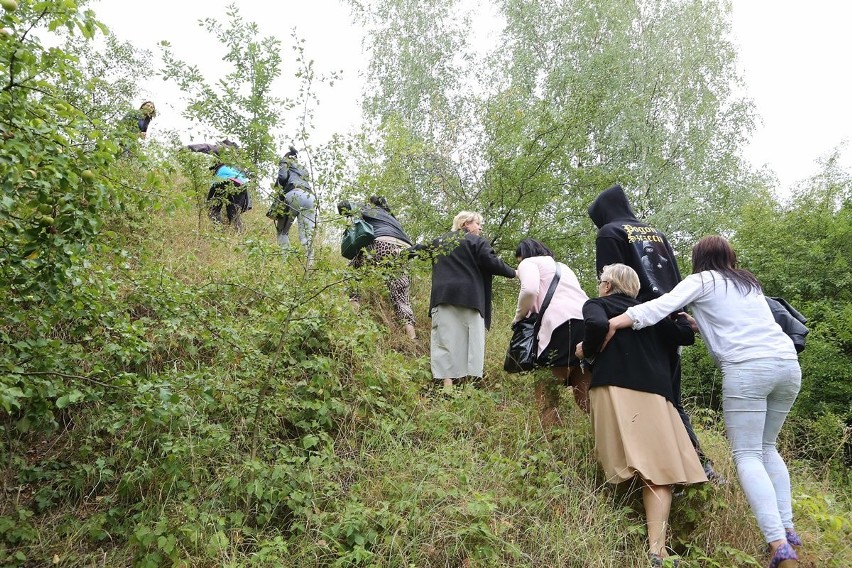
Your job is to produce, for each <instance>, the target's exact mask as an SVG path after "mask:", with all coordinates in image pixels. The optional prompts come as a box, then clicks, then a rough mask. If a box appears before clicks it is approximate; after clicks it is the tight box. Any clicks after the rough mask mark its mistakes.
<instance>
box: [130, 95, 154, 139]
mask: <svg viewBox="0 0 852 568" xmlns="http://www.w3.org/2000/svg"><path fill="white" fill-rule="evenodd" d="M155 116H157V109H156V108H155V107H154V103H153V102H151V101H145V102H144V103H142V105H141V106H140V107H139V112H137V113H136V115H135V116H134V117H133V118H134V119H135V120H136V126H137V128H139V137H140V138H145V137H146V136H147V135H148V126H149V125H150V124H151V120H153V119H154V117H155Z"/></svg>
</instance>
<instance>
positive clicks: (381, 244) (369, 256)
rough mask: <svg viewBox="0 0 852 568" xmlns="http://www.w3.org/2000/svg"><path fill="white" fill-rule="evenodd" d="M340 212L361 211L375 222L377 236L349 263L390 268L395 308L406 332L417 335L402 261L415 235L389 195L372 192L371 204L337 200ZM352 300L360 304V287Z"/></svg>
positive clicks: (351, 214)
mask: <svg viewBox="0 0 852 568" xmlns="http://www.w3.org/2000/svg"><path fill="white" fill-rule="evenodd" d="M337 212H338V213H340V214H341V215H345V216H347V217H351V216H353V215H360V216H361V218H363V219H364V220H365V221H366V222H368V223H369V224H370V225H372V227H373V233H374V235H375V237H376V239H375V240H374V241H373V242H372V243H371V244H369V245H367V246H366V247H364V248H363V249H361V250H360V251H359V252H358V254H357V255H356V256H355V258H353V259H352V260H350V261H349V266H351V267H352V268H361V267H362V266H365V265H366V264H367V263H368V262H369V263H370V264H373V265H375V266H378V267H385V268H388V269H389V271H388V276H387V277H386V283H387V286H388V292H390V298H391V303H392V304H393V308H394V312H396V317H397V318H398V319H399V320H400V321H401V322H402V324H403V326H404V327H405V333H406V335H407V336H408V337H409V339H417V332H416V331H415V329H414V323H415V321H414V310H413V309H412V308H411V300H410V299H409V289H410V287H411V280H409V278H408V274H407V273H406V272H405V270H404V267H403V266H402V264H401V262H400V256H401V254H402V252H403V251H405V250H407V249H408V248H409V247H411V239H410V238H409V237H408V235H406V234H405V231H404V230H403V229H402V225H400V224H399V221H398V220H397V218H396V217H394V215H393V213H391V209H390V206H389V205H388V202H387V199H385V198H384V197H381V196H377V195H373V196H370V199H369V202H368V203H367V204H361V203H354V204H353V203H350V202H349V201H341V202H340V203H338V204H337ZM349 300H350V301H351V302H352V303H353V305H354V306H358V305H360V295H359V294H358V291H357V290H354V289H353V290H352V291H351V293H350V295H349Z"/></svg>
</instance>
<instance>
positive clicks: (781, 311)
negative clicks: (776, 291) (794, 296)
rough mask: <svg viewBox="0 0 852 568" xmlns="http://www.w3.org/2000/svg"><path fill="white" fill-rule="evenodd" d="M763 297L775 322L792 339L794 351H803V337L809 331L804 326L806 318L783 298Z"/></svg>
mask: <svg viewBox="0 0 852 568" xmlns="http://www.w3.org/2000/svg"><path fill="white" fill-rule="evenodd" d="M765 298H766V303H767V304H769V309H770V310H772V317H774V318H775V322H776V323H777V324H778V325H780V326H781V329H782V330H783V331H784V333H786V334H787V335H789V336H790V339H792V340H793V346H794V347H795V348H796V353H801V352H802V351H804V350H805V337H806V336H807V335H808V331H809V330H808V328H807V327H805V323H806V322H807V321H808V320H807V318H806V317H805V316H803V315H802V314H800V313H799V312H798V310H796V309H795V308H794V307H793V306H791V305H790V304H788V303H787V301H786V300H784V298H771V297H769V296H765Z"/></svg>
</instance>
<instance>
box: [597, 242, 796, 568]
mask: <svg viewBox="0 0 852 568" xmlns="http://www.w3.org/2000/svg"><path fill="white" fill-rule="evenodd" d="M687 305H688V306H689V307H690V308H691V309H692V312H693V315H694V319H692V318H690V319H691V322H692V324H693V329H695V330H696V331H697V332H699V333H700V334H701V336H702V338H703V340H704V343H705V344H706V345H707V348H708V349H709V350H710V354H711V356H712V357H713V360H714V361H715V363H716V365H717V366H718V367H719V368H720V369H721V370H722V375H723V377H724V378H723V383H722V392H723V395H724V401H723V410H724V415H725V427H726V430H727V433H728V438H729V440H730V443H731V449H732V451H733V456H734V463H735V464H736V467H737V475H738V477H739V481H740V485H741V486H742V488H743V492H744V493H745V495H746V498H747V499H748V502H749V505H750V506H751V510H752V512H753V513H754V515H755V517H756V518H757V524H758V526H759V527H760V530H761V532H762V533H763V536H764V538H765V539H766V541H767V542H768V543H769V545H770V549H771V553H772V558H771V560H770V564H769V567H770V568H779V567H784V568H787V567H788V566H793V565H795V564H796V563H797V561H798V558H797V556H796V552H795V550H794V549H793V548H792V546H791V545H793V546H800V545H801V541H800V540H799V537H798V535H797V534H796V532H795V530H794V528H793V510H792V507H791V498H790V475H789V473H788V472H787V466H786V465H785V463H784V460H783V459H782V458H781V456H780V455H779V454H778V450H777V448H776V440H777V438H778V433H779V432H780V430H781V426H782V425H783V424H784V420H785V419H786V418H787V414H788V412H789V411H790V408H791V407H792V406H793V402H794V401H795V400H796V396H797V395H798V393H799V386H800V384H801V377H802V372H801V369H800V367H799V361H798V358H797V355H796V349H795V348H794V347H793V341H792V340H791V339H790V338H789V337H788V336H787V335H786V334H785V333H784V332H783V331H782V330H781V327H780V326H779V325H778V324H777V323H775V319H774V318H773V317H772V312H771V311H770V308H769V305H768V304H767V303H766V299H765V298H764V296H763V290H762V289H761V286H760V283H759V282H758V281H757V278H756V277H755V276H754V275H753V274H752V273H751V272H749V271H747V270H743V269H741V268H737V256H736V253H735V252H734V250H733V249H732V248H731V245H730V244H729V243H728V241H727V240H725V239H724V238H723V237H719V236H708V237H704V238H702V239H701V240H700V241H698V243H697V244H696V245H695V246H694V247H693V249H692V274H691V275H689V276H688V277H686V278H685V279H684V280H683V281H681V282H680V284H678V285H677V286H675V287H674V289H673V290H672V291H671V292H669V293H668V294H664V295H663V296H661V297H659V298H657V299H655V300H651V301H649V302H645V303H644V304H640V305H638V306H633V307H631V308H628V310H627V311H626V312H625V313H624V314H622V315H620V316H616V317H614V318H612V319H611V320H610V332H609V333H610V334H613V333H615V330H618V329H622V328H626V327H633V328H634V329H641V328H643V327H646V326H649V325H653V324H654V323H656V322H658V321H660V320H661V319H663V318H665V317H667V316H668V315H669V314H671V313H673V312H676V311H678V310H679V309H680V308H681V307H682V306H687Z"/></svg>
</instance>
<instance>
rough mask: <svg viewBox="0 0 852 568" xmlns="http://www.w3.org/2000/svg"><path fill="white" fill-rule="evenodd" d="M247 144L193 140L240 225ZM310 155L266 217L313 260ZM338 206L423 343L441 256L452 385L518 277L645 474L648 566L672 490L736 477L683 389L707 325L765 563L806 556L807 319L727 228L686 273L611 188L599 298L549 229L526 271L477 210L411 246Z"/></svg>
mask: <svg viewBox="0 0 852 568" xmlns="http://www.w3.org/2000/svg"><path fill="white" fill-rule="evenodd" d="M146 104H148V105H149V106H148V107H145V105H143V107H145V108H144V109H140V111H142V110H144V112H145V115H144V116H143V118H145V117H147V119H148V120H147V122H145V124H144V127H145V128H143V125H142V123H141V122H140V125H139V128H140V131H141V132H142V133H144V132H145V129H146V128H147V123H148V122H150V118H151V117H153V115H154V111H153V104H151V103H146ZM235 147H236V145H235V144H233V143H232V142H229V141H227V140H225V141H223V142H220V143H219V144H214V145H209V144H193V145H190V146H189V149H190V150H192V151H196V152H204V153H207V154H211V155H214V156H216V157H217V158H218V159H217V160H216V164H215V165H214V166H213V167H212V168H211V170H212V172H213V176H214V182H213V184H212V185H211V187H210V191H209V193H208V196H207V199H208V203H209V204H210V216H211V218H213V219H214V220H217V221H219V222H221V209H222V207H225V209H226V214H227V218H228V221H229V223H231V224H232V225H234V226H235V227H236V228H237V229H239V228H240V227H241V223H240V220H239V215H240V213H241V212H243V211H246V210H248V209H250V208H251V202H250V200H249V196H248V193H247V191H246V187H245V186H246V183H247V182H248V179H247V177H246V176H245V174H244V173H243V172H242V171H241V170H240V169H239V168H236V167H233V166H230V165H228V164H227V163H226V162H225V161H224V160H223V159H222V158H223V157H226V156H227V155H228V153H229V151H230V150H232V149H234V148H235ZM297 156H298V152H297V150H296V149H295V148H293V147H292V146H291V147H290V149H289V151H288V152H287V153H286V154H285V155H284V157H283V159H282V160H281V162H280V164H279V171H278V175H277V177H276V182H275V187H276V194H275V195H274V200H273V203H272V206H271V208H270V209H269V211H268V213H267V216H268V217H269V218H270V219H272V220H274V221H275V227H276V234H277V240H278V243H279V245H280V246H281V247H282V248H287V247H289V237H288V233H289V230H290V228H291V227H292V224H293V222H294V220H298V222H299V229H298V231H299V240H300V242H301V243H302V245H303V247H304V248H305V250H306V255H307V258H308V260H309V261H310V259H311V257H312V255H313V250H312V237H313V232H314V230H315V226H316V200H315V196H314V194H313V191H312V188H311V185H310V182H309V181H308V176H307V175H306V172H305V170H304V168H303V167H302V166H301V165H299V163H298V161H297ZM220 160H221V161H220ZM338 212H339V213H340V214H342V215H344V216H346V217H348V218H349V219H350V220H355V219H356V218H357V219H358V220H359V221H363V223H364V224H365V225H366V226H368V227H369V232H370V238H369V239H368V241H367V242H366V244H365V245H363V246H362V247H361V248H360V249H359V250H358V251H357V252H356V253H355V254H354V255H353V256H352V258H351V260H350V263H349V264H350V267H352V268H354V269H361V268H363V267H366V266H378V267H381V268H383V273H384V274H385V280H386V284H387V287H388V291H389V293H390V299H391V302H392V304H393V307H394V312H395V314H396V317H397V318H398V320H399V321H400V323H401V324H402V326H403V327H404V330H405V333H406V335H407V336H408V337H409V338H411V339H415V338H416V331H415V323H416V322H415V316H414V311H413V309H412V306H411V300H410V279H409V277H408V275H407V271H406V268H405V266H406V263H407V262H408V260H409V259H424V260H428V261H430V262H431V266H432V286H431V292H430V298H429V316H430V319H431V334H430V366H431V371H432V376H433V379H434V381H435V383H436V384H437V385H438V386H440V387H442V388H443V389H452V387H453V385H457V384H461V383H465V382H473V383H477V382H478V381H479V379H481V378H482V377H483V374H484V366H485V337H486V330H487V329H488V328H489V327H490V325H491V304H492V282H493V278H494V277H495V276H502V277H504V278H517V279H518V280H519V282H520V290H519V293H518V298H517V305H516V310H515V314H514V318H513V321H512V323H513V325H515V324H519V323H521V322H523V321H524V320H526V319H528V318H529V317H530V316H531V315H533V314H535V315H536V316H537V317H536V318H535V319H537V322H536V324H535V327H534V334H535V339H536V341H535V342H534V344H533V347H532V349H534V352H533V353H532V355H533V359H534V360H535V364H536V366H537V367H540V368H547V369H549V370H550V373H551V375H552V377H553V378H554V379H555V381H556V382H557V383H558V384H560V385H564V386H565V387H569V388H571V390H572V392H573V395H574V399H575V402H576V404H577V406H578V407H579V408H581V409H582V410H583V411H584V412H587V413H589V415H590V421H591V427H592V432H593V436H594V440H595V452H596V455H597V458H598V461H599V463H600V465H601V468H602V469H603V471H604V475H605V477H606V480H607V481H608V482H610V483H621V482H626V481H635V482H638V483H640V484H641V486H642V500H643V504H644V509H645V516H646V525H647V536H648V562H649V563H650V565H651V566H678V565H679V564H680V560H679V559H678V558H677V557H671V558H670V557H669V552H668V550H669V549H668V547H667V546H666V535H667V532H668V519H669V511H670V507H671V502H672V495H673V491H672V488H673V486H676V485H688V484H695V483H703V482H707V481H715V482H717V483H725V480H724V479H723V478H722V477H721V476H720V475H719V474H718V473H717V472H716V471H715V469H714V466H713V463H712V462H711V461H710V459H709V458H708V457H707V456H706V454H705V453H704V451H703V450H702V447H701V444H700V443H699V440H698V437H697V436H696V434H695V432H694V430H693V428H692V424H691V422H690V418H689V416H688V414H687V412H686V411H685V410H684V407H683V404H682V400H681V358H680V352H681V349H682V347H683V346H687V345H691V344H693V343H694V342H695V334H700V336H701V337H702V339H703V343H704V344H705V345H706V346H707V348H708V350H709V351H710V355H711V356H712V358H713V360H714V362H715V364H716V365H717V366H718V367H719V368H720V370H721V372H722V375H723V384H722V391H723V412H724V421H725V427H726V432H727V436H728V439H729V441H730V445H731V450H732V453H733V461H734V464H735V466H736V472H737V477H738V480H739V483H740V485H741V487H742V489H743V492H744V493H745V496H746V498H747V500H748V503H749V506H750V507H751V510H752V512H753V513H754V515H755V517H756V520H757V523H758V526H759V528H760V531H761V532H762V534H763V537H764V539H765V540H766V542H767V543H768V546H769V557H770V559H769V564H768V566H769V568H779V567H783V568H789V567H790V566H793V565H795V564H797V562H798V558H797V553H796V550H795V547H799V546H801V545H802V542H801V539H800V538H799V536H798V535H797V533H796V531H795V528H794V525H793V512H792V507H791V490H790V477H789V474H788V471H787V467H786V465H785V463H784V460H783V459H782V458H781V456H780V455H779V453H778V451H777V447H776V442H777V438H778V435H779V432H780V430H781V427H782V426H783V424H784V421H785V419H786V417H787V414H788V413H789V411H790V409H791V407H792V405H793V403H794V401H795V400H796V397H797V395H798V392H799V387H800V383H801V369H800V367H799V363H798V351H799V350H800V349H801V344H800V342H799V340H800V339H801V338H802V337H803V333H806V332H807V330H806V329H805V330H804V331H803V330H802V326H801V324H798V322H796V321H795V318H792V317H791V314H790V312H789V310H788V309H785V307H784V306H783V305H782V304H779V303H778V302H775V301H774V300H772V299H770V298H767V297H766V296H765V295H764V291H763V289H762V287H761V284H760V282H759V281H758V279H757V277H755V275H754V274H752V273H751V272H749V271H747V270H744V269H742V268H740V267H739V266H738V263H737V256H736V253H735V252H734V250H733V248H732V247H731V245H730V243H729V242H728V241H727V240H726V239H725V238H723V237H721V236H717V235H711V236H706V237H704V238H702V239H700V240H699V241H698V242H697V243H696V244H695V245H694V247H693V249H692V273H691V274H690V275H689V276H687V277H686V278H682V277H681V274H680V272H679V269H678V264H677V262H676V259H675V255H674V251H673V249H672V247H671V245H670V244H669V242H668V239H667V238H666V235H665V234H664V233H663V232H661V231H659V230H658V229H657V228H655V227H653V226H650V225H648V224H647V223H644V222H642V221H640V220H639V219H638V218H637V217H636V215H635V214H634V212H633V209H632V207H631V205H630V202H629V200H628V198H627V195H626V193H625V191H624V190H623V189H622V188H621V187H620V186H618V185H615V186H612V187H610V188H608V189H606V190H604V191H602V192H601V193H600V194H599V195H598V196H597V198H596V199H595V200H594V201H593V202H592V203H591V204H590V205H589V207H588V215H589V217H590V218H591V220H592V222H593V223H594V224H595V226H596V227H597V229H598V231H597V237H596V241H595V265H596V273H597V275H598V290H597V292H598V295H597V297H594V298H589V297H588V296H587V294H586V293H585V292H584V291H583V289H582V287H581V286H580V283H579V281H578V279H577V276H576V275H575V274H574V272H573V271H572V270H571V268H569V267H568V266H567V265H566V264H564V263H562V262H559V261H558V260H557V259H556V258H555V255H554V254H553V252H552V251H551V250H550V249H549V248H548V247H547V246H546V245H545V244H544V243H543V242H541V241H539V240H536V239H533V238H525V239H523V240H522V241H521V242H520V243H519V244H518V245H517V248H516V250H515V258H516V260H517V262H518V266H517V269H515V268H513V267H512V266H510V265H509V264H507V263H506V262H505V261H504V260H502V259H501V258H500V257H499V256H498V255H497V254H496V252H495V251H494V249H493V248H492V246H491V243H490V242H489V241H488V240H487V239H486V238H484V237H483V236H482V234H481V232H482V224H483V218H482V216H481V215H480V214H479V213H476V212H472V211H461V212H459V213H458V214H457V215H455V217H454V218H453V222H452V226H451V228H450V230H449V231H448V232H447V233H445V234H443V235H441V236H439V237H437V238H435V239H433V240H431V241H429V242H424V243H420V244H414V243H413V242H412V240H411V238H410V237H409V236H408V235H407V234H406V232H405V231H404V229H403V228H402V226H401V224H400V222H399V220H398V219H397V218H396V217H395V216H394V214H393V212H392V210H391V207H390V205H389V204H388V203H387V200H386V199H385V198H383V197H381V196H375V195H374V196H371V197H370V198H369V199H368V200H367V201H366V202H365V203H358V202H350V201H342V202H340V203H339V204H338ZM359 299H360V298H359V293H358V291H357V289H354V288H353V289H350V300H351V302H352V303H353V305H355V306H357V305H358V303H359ZM791 321H792V323H791ZM797 324H798V327H797ZM797 338H798V339H797ZM542 385H543V386H542ZM547 391H548V386H547V383H546V382H542V383H539V386H538V387H537V390H536V399H537V400H538V401H539V403H540V405H541V419H542V423H543V424H546V425H551V424H556V423H558V422H560V421H561V417H560V416H559V410H558V406H557V405H556V404H555V402H554V400H553V399H552V397H550V396H549V395H548V394H547ZM556 402H558V399H557V400H556Z"/></svg>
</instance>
